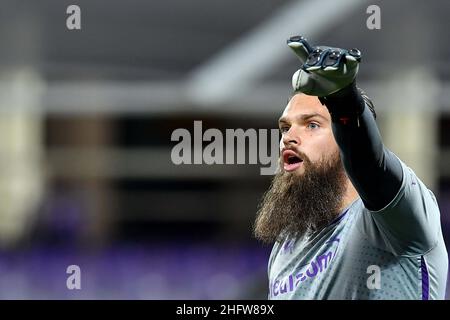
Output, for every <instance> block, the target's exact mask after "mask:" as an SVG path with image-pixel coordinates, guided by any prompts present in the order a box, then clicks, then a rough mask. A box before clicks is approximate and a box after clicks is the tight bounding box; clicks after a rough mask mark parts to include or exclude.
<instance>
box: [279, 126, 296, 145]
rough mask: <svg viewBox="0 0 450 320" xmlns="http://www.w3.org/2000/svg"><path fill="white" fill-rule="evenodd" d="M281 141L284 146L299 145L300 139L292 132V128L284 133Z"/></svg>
mask: <svg viewBox="0 0 450 320" xmlns="http://www.w3.org/2000/svg"><path fill="white" fill-rule="evenodd" d="M282 141H283V144H284V145H285V146H288V145H297V144H300V138H299V137H298V135H296V134H295V132H294V130H292V127H291V128H290V129H289V130H288V131H287V132H285V133H284V135H283V138H282Z"/></svg>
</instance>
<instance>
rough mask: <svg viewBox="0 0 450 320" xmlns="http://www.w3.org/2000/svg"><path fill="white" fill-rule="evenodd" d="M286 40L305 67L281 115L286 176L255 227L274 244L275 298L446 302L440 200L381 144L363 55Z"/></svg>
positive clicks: (271, 291) (271, 284)
mask: <svg viewBox="0 0 450 320" xmlns="http://www.w3.org/2000/svg"><path fill="white" fill-rule="evenodd" d="M288 45H289V47H290V48H291V49H292V50H293V51H294V52H295V54H296V55H297V56H298V57H299V58H300V61H301V63H302V66H301V68H300V69H299V70H298V71H297V72H295V73H294V75H293V77H292V85H293V88H294V95H293V96H292V98H291V99H290V101H289V103H288V104H287V106H286V108H285V110H284V112H283V114H282V116H281V118H280V119H279V128H280V131H281V135H282V138H281V141H280V151H281V156H280V168H279V172H278V173H277V174H276V176H275V177H274V179H273V181H272V185H271V187H270V189H269V190H268V191H267V192H266V193H265V195H264V198H263V200H262V203H261V205H260V208H259V211H258V214H257V218H256V221H255V226H254V233H255V236H256V237H257V238H258V239H260V240H262V241H264V242H266V243H270V244H272V243H274V245H273V249H272V252H271V255H270V259H269V265H268V276H269V294H268V297H269V299H422V300H428V299H444V298H445V289H446V281H447V271H448V256H447V250H446V247H445V243H444V240H443V236H442V230H441V224H440V212H439V207H438V203H437V201H436V198H435V196H434V194H433V193H432V192H431V191H430V190H429V189H428V188H427V187H426V186H425V185H424V183H423V182H422V181H421V180H420V179H419V178H418V177H417V176H416V174H415V173H414V171H413V170H412V169H411V168H409V167H408V166H407V165H406V164H405V163H403V162H402V161H401V160H400V159H399V158H398V157H397V156H396V155H395V154H394V153H392V152H391V151H390V150H388V149H387V148H386V147H385V146H384V145H383V142H382V139H381V136H380V133H379V131H378V127H377V124H376V121H375V119H376V114H375V110H374V107H373V103H372V102H371V100H370V99H369V98H368V97H367V95H365V93H364V92H363V91H362V90H361V89H359V88H358V87H357V86H356V75H357V73H358V68H359V63H360V61H361V53H360V51H359V50H357V49H351V50H344V49H340V48H331V47H326V46H317V47H312V46H311V45H310V44H309V43H308V42H307V40H306V39H305V38H303V37H300V36H295V37H291V38H290V39H289V40H288ZM399 134H401V131H399Z"/></svg>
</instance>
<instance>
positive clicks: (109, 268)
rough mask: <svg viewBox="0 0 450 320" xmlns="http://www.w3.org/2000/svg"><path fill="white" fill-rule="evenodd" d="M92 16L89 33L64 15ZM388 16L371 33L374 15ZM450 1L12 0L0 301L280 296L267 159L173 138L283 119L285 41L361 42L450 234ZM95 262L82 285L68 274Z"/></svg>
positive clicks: (374, 85)
mask: <svg viewBox="0 0 450 320" xmlns="http://www.w3.org/2000/svg"><path fill="white" fill-rule="evenodd" d="M70 4H77V5H78V6H80V8H81V26H82V29H81V30H79V31H69V30H68V29H67V28H66V19H67V17H68V15H67V14H66V8H67V7H68V6H69V5H70ZM370 4H377V5H379V6H380V8H381V29H380V30H368V29H367V27H366V19H367V17H368V14H367V13H366V8H367V7H368V6H369V5H370ZM449 12H450V3H449V2H448V1H445V0H433V1H426V2H423V1H406V0H394V1H387V0H385V1H365V0H345V1H344V0H342V1H341V0H340V1H337V0H335V1H331V0H315V1H307V0H303V1H296V0H291V1H282V0H277V1H275V0H274V1H258V0H246V1H237V0H229V1H216V0H212V1H211V0H191V1H182V0H166V1H162V0H159V1H156V0H154V1H139V0H129V1H111V0H109V1H106V0H95V1H92V0H90V1H87V0H76V1H66V0H59V1H56V0H53V1H50V0H41V1H31V0H14V1H13V0H0V44H1V46H0V163H1V165H0V203H1V205H0V298H2V299H15V298H18V299H52V298H56V299H80V298H85V299H265V298H266V297H267V275H266V265H267V259H268V256H269V252H270V248H269V247H265V246H262V245H261V244H259V243H257V242H256V241H255V240H254V239H253V238H252V234H251V227H252V223H253V220H254V217H255V212H256V208H257V204H258V202H259V199H260V197H261V195H262V193H263V192H264V190H265V189H266V188H267V187H268V185H269V182H270V178H271V177H270V176H261V175H260V174H259V168H260V165H213V166H207V165H181V166H175V165H174V164H172V162H171V159H170V152H171V148H172V147H173V146H174V145H175V142H171V140H170V137H171V133H172V131H173V130H174V129H176V128H186V129H188V130H192V128H193V121H194V120H202V121H203V127H204V129H205V128H206V127H211V128H219V129H225V128H232V129H234V128H244V129H246V128H256V129H263V128H276V127H277V124H276V120H277V119H278V116H279V114H280V113H281V111H282V110H283V108H284V106H285V103H286V99H287V97H288V95H289V93H290V77H291V74H292V73H293V72H294V71H295V70H297V69H298V67H299V64H298V62H297V60H296V58H295V57H294V55H293V54H292V53H291V52H290V50H289V49H288V47H287V46H286V44H285V41H286V39H287V38H288V37H289V36H291V35H295V34H302V35H305V36H307V37H308V38H309V39H311V40H312V42H313V43H315V44H326V45H331V46H339V47H346V48H352V47H357V48H359V49H360V50H361V51H362V52H363V64H362V66H361V68H360V76H359V83H360V86H361V87H362V88H364V89H365V90H366V91H367V93H368V94H369V95H370V96H371V97H372V98H373V100H374V101H375V105H376V110H377V113H378V123H379V126H380V128H381V132H382V135H383V138H384V141H385V143H386V144H387V145H388V146H389V147H390V148H391V149H392V150H393V151H394V152H395V153H396V154H398V155H399V156H400V157H401V158H402V159H403V160H404V161H405V162H406V163H407V164H408V165H409V166H411V167H412V168H413V169H414V170H415V171H416V173H417V174H418V175H419V177H421V178H422V180H424V181H425V182H426V183H427V185H428V186H429V187H430V188H431V189H432V190H433V191H434V192H435V194H436V195H437V197H438V199H439V203H440V207H441V213H442V224H443V228H444V232H445V235H446V237H447V238H446V240H447V241H448V240H450V135H449V129H450V112H449V111H450V90H449V89H450V64H449V63H448V61H449V59H450V43H449V40H448V35H447V30H448V29H447V28H449V26H450V25H449V20H448V17H447V15H448V13H449ZM72 264H76V265H79V266H80V268H81V275H82V278H81V281H82V282H81V283H82V289H81V290H68V289H67V288H66V279H67V277H68V275H67V274H66V268H67V266H68V265H72Z"/></svg>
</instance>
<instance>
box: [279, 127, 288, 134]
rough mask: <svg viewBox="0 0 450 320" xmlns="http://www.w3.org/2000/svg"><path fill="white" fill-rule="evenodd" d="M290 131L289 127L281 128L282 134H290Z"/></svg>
mask: <svg viewBox="0 0 450 320" xmlns="http://www.w3.org/2000/svg"><path fill="white" fill-rule="evenodd" d="M288 131H289V127H286V126H284V127H280V132H281V133H285V132H288Z"/></svg>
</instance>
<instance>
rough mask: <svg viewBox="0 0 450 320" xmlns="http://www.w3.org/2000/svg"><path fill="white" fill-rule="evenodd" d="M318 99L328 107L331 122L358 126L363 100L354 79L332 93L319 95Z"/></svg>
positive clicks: (363, 104)
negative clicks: (323, 95)
mask: <svg viewBox="0 0 450 320" xmlns="http://www.w3.org/2000/svg"><path fill="white" fill-rule="evenodd" d="M319 100H320V102H321V103H322V104H323V105H325V106H326V107H327V108H328V111H329V112H330V115H331V120H332V121H333V122H338V123H341V124H344V125H348V124H356V125H358V126H359V117H360V116H361V114H362V113H363V111H364V106H365V102H364V99H363V97H362V96H361V94H360V93H359V91H358V88H357V87H356V82H355V81H353V82H352V83H351V84H350V85H348V86H347V87H345V88H343V89H341V90H339V91H337V92H335V93H333V94H330V95H328V96H325V97H319Z"/></svg>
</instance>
